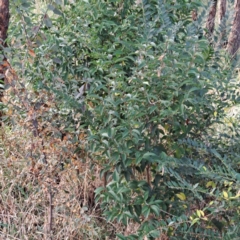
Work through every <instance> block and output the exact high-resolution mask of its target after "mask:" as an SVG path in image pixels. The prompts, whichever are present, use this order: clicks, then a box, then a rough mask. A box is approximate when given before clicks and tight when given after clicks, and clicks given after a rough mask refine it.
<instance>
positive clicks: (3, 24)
mask: <svg viewBox="0 0 240 240" xmlns="http://www.w3.org/2000/svg"><path fill="white" fill-rule="evenodd" d="M9 19H10V14H9V0H0V53H1V50H2V49H3V48H4V47H6V46H7V44H6V39H7V31H8V25H9ZM6 63H7V61H6V58H5V57H4V59H0V82H3V81H4V82H5V73H6V70H7V64H6ZM2 97H3V89H2V91H0V101H2ZM1 116H2V112H0V117H1ZM0 125H1V122H0Z"/></svg>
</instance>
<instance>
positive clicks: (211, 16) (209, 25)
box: [206, 0, 217, 35]
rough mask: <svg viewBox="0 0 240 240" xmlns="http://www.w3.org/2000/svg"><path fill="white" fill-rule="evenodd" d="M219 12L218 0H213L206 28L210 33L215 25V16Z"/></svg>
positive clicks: (210, 33)
mask: <svg viewBox="0 0 240 240" xmlns="http://www.w3.org/2000/svg"><path fill="white" fill-rule="evenodd" d="M216 13H217V0H213V1H212V5H211V7H210V11H209V14H208V19H207V24H206V28H207V30H208V35H212V33H213V30H214V26H215V17H216Z"/></svg>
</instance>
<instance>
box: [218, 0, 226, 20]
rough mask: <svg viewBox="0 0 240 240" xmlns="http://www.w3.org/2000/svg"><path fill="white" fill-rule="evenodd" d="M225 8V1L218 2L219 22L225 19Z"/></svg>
mask: <svg viewBox="0 0 240 240" xmlns="http://www.w3.org/2000/svg"><path fill="white" fill-rule="evenodd" d="M226 8H227V1H226V0H221V1H220V21H221V20H222V19H223V18H224V17H225V14H226Z"/></svg>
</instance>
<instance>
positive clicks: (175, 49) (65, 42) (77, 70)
mask: <svg viewBox="0 0 240 240" xmlns="http://www.w3.org/2000/svg"><path fill="white" fill-rule="evenodd" d="M52 2H53V3H54V2H56V3H54V4H53V3H52ZM52 2H51V3H52V5H49V7H48V8H49V11H50V13H49V12H47V13H48V15H43V16H44V18H43V22H42V25H41V26H40V30H36V32H35V34H36V36H35V35H34V33H33V36H35V37H36V38H35V39H34V41H36V44H37V48H36V49H34V54H32V55H35V54H36V56H34V59H33V60H32V62H29V64H26V65H27V66H24V68H23V70H22V72H23V73H24V76H27V78H28V81H29V82H30V83H31V84H32V85H33V87H34V90H36V91H40V90H42V89H45V90H48V91H51V92H54V94H55V95H54V96H55V97H56V99H57V100H58V106H57V109H58V110H59V111H58V112H57V113H58V114H62V118H61V119H60V120H59V119H58V120H57V121H56V122H55V121H53V122H52V124H55V125H56V126H57V127H60V128H61V129H62V128H63V127H62V126H65V128H64V130H65V131H71V132H72V133H75V132H76V133H78V131H79V128H80V127H82V126H84V127H85V128H86V129H88V136H89V137H88V146H89V147H88V148H89V149H88V153H89V155H90V156H91V158H92V160H93V162H94V163H97V164H98V165H100V166H101V168H102V174H101V175H102V176H103V177H104V178H106V180H107V186H106V187H102V188H99V189H97V190H96V196H97V200H99V202H100V203H101V207H102V209H103V214H104V215H105V216H106V219H107V220H108V221H119V222H122V223H123V224H125V225H128V224H132V225H131V227H132V229H131V230H132V231H130V230H129V229H127V230H126V231H125V233H123V232H122V233H119V235H118V236H119V238H121V239H142V238H144V237H148V238H149V239H154V238H157V237H159V236H164V235H167V236H168V237H169V238H171V239H218V238H219V239H220V238H222V237H225V238H226V239H233V238H234V237H237V236H238V234H239V227H238V221H239V209H238V201H239V200H238V196H239V192H238V191H239V173H238V172H237V164H238V160H236V159H238V158H239V152H238V148H237V147H236V143H237V142H238V136H239V135H238V128H234V129H233V127H234V126H231V128H230V129H229V130H228V131H226V132H224V134H225V135H224V136H223V134H221V133H219V132H217V131H216V127H219V126H220V125H221V122H220V121H221V120H222V119H223V116H224V109H225V108H226V107H227V106H229V105H230V104H232V103H233V102H234V103H235V102H237V101H238V97H236V96H235V98H234V95H235V88H237V87H238V86H237V84H233V83H232V81H230V79H233V77H234V76H232V69H231V66H230V64H229V63H228V59H227V58H226V57H225V56H224V55H225V53H224V52H221V51H220V52H215V51H214V48H213V46H211V45H210V44H209V42H208V40H207V39H205V38H204V36H203V29H202V26H204V25H203V22H204V21H203V20H204V19H203V17H204V11H203V14H200V15H199V19H198V21H196V22H192V19H191V14H190V13H191V10H192V9H197V8H198V6H199V3H198V2H197V1H192V2H190V1H189V2H188V1H187V2H186V1H160V0H159V1H156V0H154V1H146V0H144V1H122V0H116V1H101V0H93V1H76V3H73V4H69V5H67V6H63V7H61V6H60V4H59V1H52ZM176 2H177V3H176ZM57 3H58V4H57ZM55 7H56V8H55ZM56 9H61V11H62V13H61V12H58V11H57V10H56ZM52 10H53V12H54V13H57V16H56V15H53V17H52V19H50V18H49V16H52V12H51V11H52ZM26 14H27V12H26ZM20 16H21V15H20ZM30 17H32V16H28V18H27V17H25V18H24V19H25V21H27V20H28V25H29V26H28V27H27V28H25V30H26V32H28V33H29V34H30V35H29V36H31V30H32V29H35V28H34V26H35V25H34V18H33V20H32V21H33V22H31V21H30V20H29V19H30ZM34 17H36V16H34ZM38 20H39V19H38ZM21 21H22V20H21ZM20 23H21V22H20ZM20 23H19V25H18V24H16V26H15V27H16V29H18V27H19V28H20ZM11 34H12V35H14V32H12V33H11ZM30 39H31V37H30ZM26 40H27V39H26ZM30 53H31V52H30ZM25 55H26V53H19V58H20V59H22V58H24V56H25ZM16 61H17V59H16ZM83 85H84V86H85V87H83ZM86 89H87V90H88V91H86V92H85V96H84V94H83V92H84V91H83V90H86ZM52 114H53V115H54V114H56V112H52ZM79 122H80V123H81V124H79ZM55 125H54V126H55ZM229 131H232V132H233V131H235V134H234V139H233V138H231V141H230V140H229V139H230V138H229V137H228V135H230V134H229ZM215 133H216V134H215ZM72 140H73V142H77V141H79V140H78V139H77V138H76V139H72ZM80 140H81V139H80ZM76 145H77V144H76ZM76 153H78V149H76ZM123 235H125V236H123ZM126 235H129V236H128V237H126Z"/></svg>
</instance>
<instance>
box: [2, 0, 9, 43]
mask: <svg viewBox="0 0 240 240" xmlns="http://www.w3.org/2000/svg"><path fill="white" fill-rule="evenodd" d="M9 18H10V14H9V0H0V44H1V45H3V46H6V42H5V40H6V38H7V31H8V24H9Z"/></svg>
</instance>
